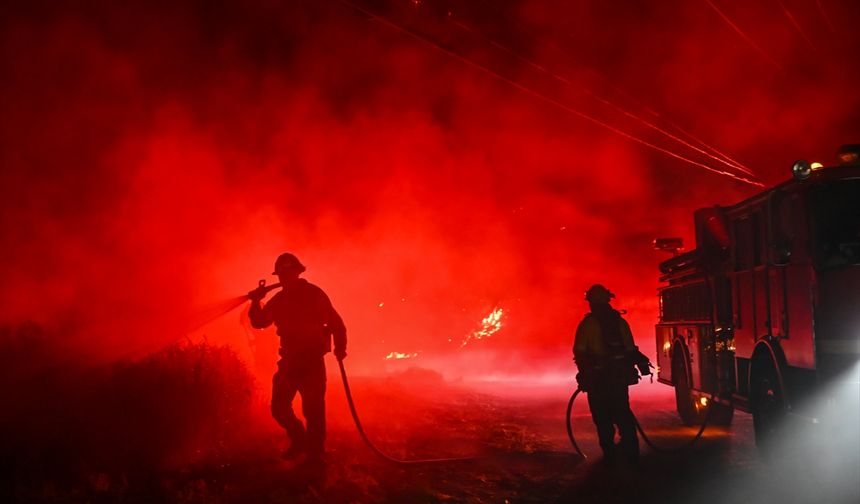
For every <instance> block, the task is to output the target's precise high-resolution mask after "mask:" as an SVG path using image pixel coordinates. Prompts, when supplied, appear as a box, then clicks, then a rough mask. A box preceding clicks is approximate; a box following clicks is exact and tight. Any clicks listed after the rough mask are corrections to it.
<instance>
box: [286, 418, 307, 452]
mask: <svg viewBox="0 0 860 504" xmlns="http://www.w3.org/2000/svg"><path fill="white" fill-rule="evenodd" d="M290 427H291V428H290V429H287V438H289V440H290V447H289V448H287V449H286V450H284V452H283V453H282V454H281V458H282V459H284V460H295V459H297V458H299V457H301V456H302V454H303V453H305V451H306V449H307V435H306V434H305V429H304V427H303V426H301V423H299V425H297V426H292V425H291V426H290Z"/></svg>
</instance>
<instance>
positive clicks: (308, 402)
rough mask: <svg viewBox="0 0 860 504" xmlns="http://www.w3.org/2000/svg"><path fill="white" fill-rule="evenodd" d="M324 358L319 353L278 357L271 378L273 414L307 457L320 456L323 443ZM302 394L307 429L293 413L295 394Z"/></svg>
mask: <svg viewBox="0 0 860 504" xmlns="http://www.w3.org/2000/svg"><path fill="white" fill-rule="evenodd" d="M325 386H326V373H325V361H324V360H323V357H322V356H319V357H309V358H303V359H289V360H287V359H281V360H280V361H278V371H277V372H276V373H275V376H274V377H273V378H272V416H273V417H275V421H277V422H278V424H279V425H280V426H281V427H283V428H284V430H286V431H287V436H288V437H289V438H290V440H291V442H292V443H293V444H297V445H298V446H300V447H303V448H304V449H305V450H306V451H307V453H308V454H309V455H310V456H318V455H322V453H323V451H324V444H325ZM297 392H298V393H299V394H301V396H302V414H303V415H304V417H305V421H306V422H307V430H306V429H305V426H304V425H303V424H302V422H301V420H299V419H298V418H297V417H296V414H295V413H294V412H293V399H295V397H296V393H297Z"/></svg>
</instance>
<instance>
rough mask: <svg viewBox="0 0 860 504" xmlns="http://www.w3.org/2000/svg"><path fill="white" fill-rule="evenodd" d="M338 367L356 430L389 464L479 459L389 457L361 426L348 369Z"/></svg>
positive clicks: (471, 458) (473, 458)
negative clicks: (350, 385)
mask: <svg viewBox="0 0 860 504" xmlns="http://www.w3.org/2000/svg"><path fill="white" fill-rule="evenodd" d="M337 364H338V366H340V377H341V379H342V380H343V390H344V392H346V402H347V404H349V412H350V413H351V414H352V419H353V421H354V422H355V428H356V429H358V433H359V434H360V435H361V439H363V440H364V443H365V444H366V445H367V447H368V448H370V451H372V452H373V453H375V454H376V455H378V456H379V457H380V458H383V459H385V460H387V461H388V462H391V463H394V464H400V465H414V464H437V463H445V462H463V461H466V460H475V459H476V458H477V457H451V458H435V459H416V460H398V459H396V458H394V457H391V456H388V455H386V454H385V453H383V452H382V450H380V449H379V448H377V447H376V446H375V445H374V444H373V443H372V442H371V441H370V439H369V438H368V437H367V434H365V432H364V428H363V427H362V426H361V420H359V418H358V412H357V411H356V410H355V403H354V402H353V400H352V392H351V391H350V389H349V381H348V380H347V378H346V369H344V367H343V361H340V360H339V361H337Z"/></svg>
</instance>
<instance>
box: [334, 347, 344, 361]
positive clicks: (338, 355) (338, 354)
mask: <svg viewBox="0 0 860 504" xmlns="http://www.w3.org/2000/svg"><path fill="white" fill-rule="evenodd" d="M334 356H335V357H336V358H337V360H338V361H342V360H344V359H346V349H345V348H335V349H334Z"/></svg>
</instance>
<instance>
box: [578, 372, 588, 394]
mask: <svg viewBox="0 0 860 504" xmlns="http://www.w3.org/2000/svg"><path fill="white" fill-rule="evenodd" d="M576 385H577V386H578V387H579V390H581V391H583V392H588V374H587V373H585V372H583V371H580V372H578V373H576Z"/></svg>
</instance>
